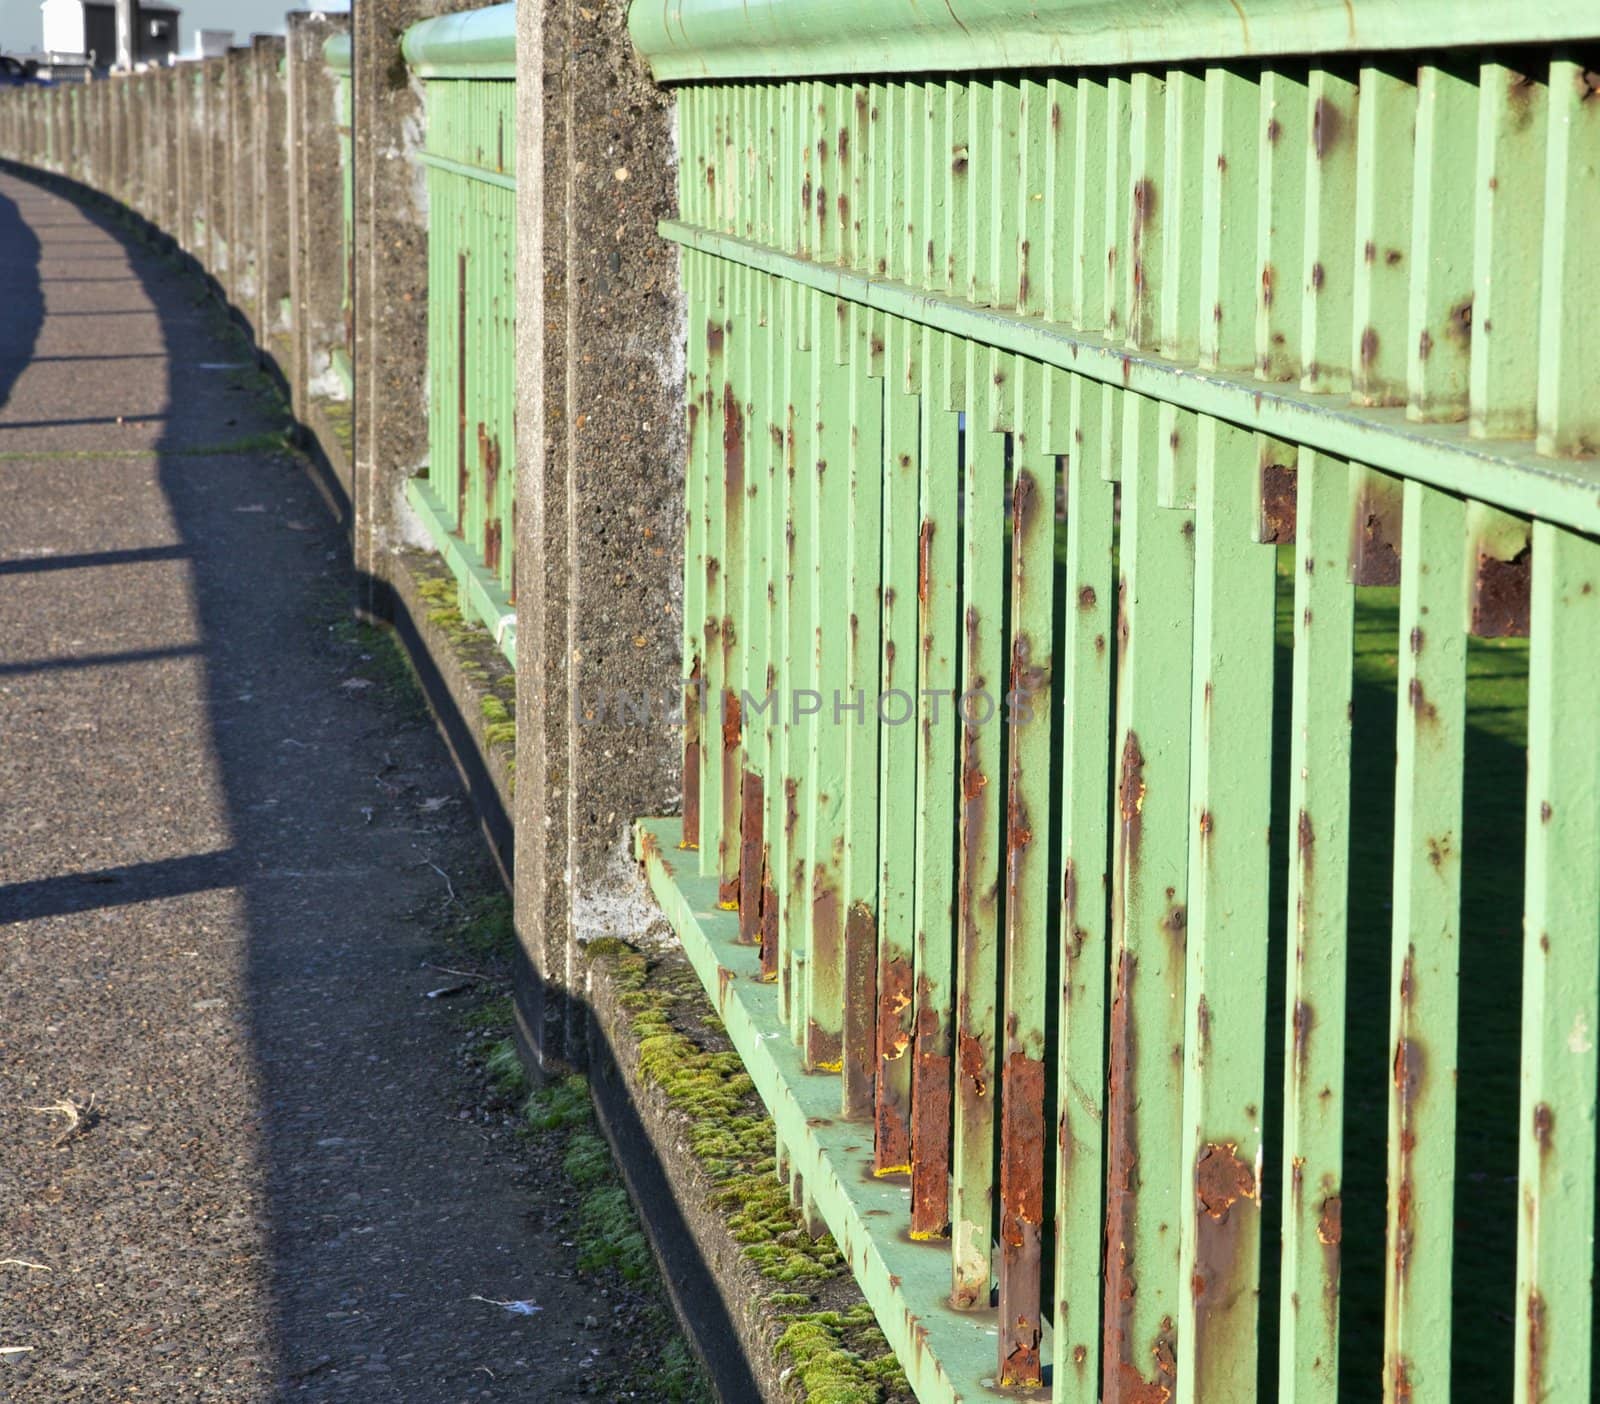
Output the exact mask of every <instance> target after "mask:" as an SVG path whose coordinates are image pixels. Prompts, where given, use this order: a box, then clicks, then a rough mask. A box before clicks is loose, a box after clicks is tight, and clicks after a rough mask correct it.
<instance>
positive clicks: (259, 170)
mask: <svg viewBox="0 0 1600 1404" xmlns="http://www.w3.org/2000/svg"><path fill="white" fill-rule="evenodd" d="M283 58H284V41H283V40H282V39H281V38H279V37H278V36H276V35H269V34H258V35H256V36H255V38H254V39H253V40H252V41H251V45H250V67H251V91H252V96H251V102H252V103H253V104H254V106H255V109H256V122H255V150H254V151H253V152H252V158H253V167H254V171H255V177H254V195H255V208H254V210H253V211H252V216H253V219H254V221H255V227H256V237H255V244H256V300H255V311H254V313H253V315H254V317H255V325H256V342H257V344H258V345H259V346H260V347H261V348H262V350H263V351H265V352H267V353H268V354H269V355H271V357H272V358H273V360H274V361H275V362H276V363H277V366H278V369H279V371H280V373H282V374H285V375H287V374H288V370H289V354H288V332H289V321H288V317H287V314H286V313H285V310H284V305H283V304H284V299H285V298H287V297H288V296H289V221H288V207H287V202H286V200H285V194H286V192H285V186H286V185H287V184H288V175H289V156H288V150H287V147H286V143H285V141H284V113H285V101H284V98H285V79H284V76H283V72H282V65H283Z"/></svg>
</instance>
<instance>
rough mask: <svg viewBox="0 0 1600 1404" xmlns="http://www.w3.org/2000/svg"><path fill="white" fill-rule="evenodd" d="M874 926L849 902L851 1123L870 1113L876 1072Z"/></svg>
mask: <svg viewBox="0 0 1600 1404" xmlns="http://www.w3.org/2000/svg"><path fill="white" fill-rule="evenodd" d="M877 991H878V923H877V922H876V921H875V920H874V919H873V915H872V909H871V908H870V907H869V906H867V904H866V903H865V902H852V903H851V904H850V910H849V911H848V912H847V913H846V915H845V923H844V1095H843V1104H842V1105H843V1111H844V1115H845V1116H846V1117H849V1118H851V1119H852V1120H861V1121H865V1120H867V1119H869V1118H870V1117H871V1116H872V1114H873V1108H874V1098H873V1087H874V1085H875V1083H876V1080H877V1079H876V1072H877V1042H878V1036H877V1035H878V1029H877V1012H878V1000H877Z"/></svg>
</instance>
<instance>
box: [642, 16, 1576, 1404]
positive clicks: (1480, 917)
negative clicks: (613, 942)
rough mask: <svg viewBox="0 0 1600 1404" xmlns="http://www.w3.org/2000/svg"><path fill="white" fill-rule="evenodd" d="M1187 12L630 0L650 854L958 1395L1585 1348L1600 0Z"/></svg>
mask: <svg viewBox="0 0 1600 1404" xmlns="http://www.w3.org/2000/svg"><path fill="white" fill-rule="evenodd" d="M1168 8H1169V9H1170V10H1171V13H1170V14H1169V13H1167V10H1165V9H1164V10H1163V15H1162V17H1161V21H1160V23H1156V22H1154V21H1153V20H1150V19H1148V18H1147V17H1145V16H1144V13H1143V12H1142V11H1137V10H1136V9H1135V8H1133V7H1129V6H1126V5H1116V4H1094V3H1090V4H1078V3H1074V4H1068V3H1065V2H1064V0H1062V3H1047V4H1043V5H1034V6H1023V5H1012V4H1006V3H1000V0H997V2H996V3H990V4H984V5H967V6H963V5H962V4H961V3H960V0H956V3H954V4H952V5H948V6H945V7H943V8H942V9H941V7H938V6H934V7H931V8H929V7H918V6H916V5H914V4H913V3H912V0H903V3H902V0H877V3H872V4H857V5H848V6H846V5H842V4H840V3H836V0H782V2H780V0H770V3H766V4H762V5H757V4H754V3H752V4H751V5H749V6H745V7H740V6H731V7H730V6H727V5H724V4H720V3H713V0H677V3H674V4H672V5H669V6H668V7H666V9H663V8H662V7H661V6H659V5H648V4H645V5H637V6H635V8H634V12H633V16H632V24H633V31H634V35H635V39H636V41H637V43H638V44H639V46H640V48H641V50H642V51H643V52H644V54H645V55H646V57H647V58H648V59H649V60H650V61H651V63H652V65H653V67H654V69H655V72H656V74H657V76H658V77H660V78H662V79H663V80H664V81H668V82H673V83H680V84H681V85H682V86H681V87H680V88H679V90H678V104H679V131H680V137H681V155H682V165H681V181H680V195H679V199H680V207H679V213H678V217H677V218H676V219H674V220H671V221H668V222H666V223H665V224H664V225H663V226H662V232H663V234H664V235H665V236H666V237H667V238H669V239H672V240H674V241H676V242H677V243H678V244H679V245H681V247H682V250H683V254H682V257H683V269H684V280H685V286H686V290H687V297H688V319H687V325H688V397H687V406H686V408H687V416H688V433H689V445H690V447H689V460H688V465H687V498H686V514H687V515H686V523H687V532H688V541H687V547H686V560H685V575H684V609H683V625H684V646H683V647H684V669H685V672H684V684H685V691H686V696H687V700H688V704H689V705H688V713H687V714H688V727H687V739H686V746H685V755H684V813H683V818H682V820H681V822H680V821H679V820H649V821H643V822H642V823H641V826H640V830H639V852H640V855H641V857H642V858H643V859H644V861H645V864H646V868H647V871H648V874H649V876H650V880H651V882H652V885H653V887H654V890H655V892H656V894H657V895H658V897H659V898H660V900H661V902H662V904H663V906H664V908H665V909H666V911H667V913H668V915H669V917H670V918H671V920H672V921H673V923H674V925H675V926H676V927H677V929H678V931H679V932H680V934H681V935H682V937H683V939H684V943H685V946H686V948H687V949H688V950H689V952H690V954H691V956H692V957H693V959H694V960H695V962H696V965H697V967H698V968H699V970H700V973H701V975H702V978H703V979H704V981H705V983H706V986H707V989H708V990H709V991H710V992H711V994H712V995H713V997H714V998H715V999H716V1000H717V1002H718V1004H719V1007H720V1009H721V1011H722V1013H723V1017H724V1020H725V1022H726V1024H727V1027H728V1030H729V1034H730V1036H731V1037H732V1039H733V1041H734V1043H735V1046H736V1047H737V1048H738V1049H739V1051H740V1053H741V1055H742V1056H743V1057H744V1059H745V1061H746V1063H747V1064H748V1066H749V1069H750V1072H751V1074H752V1076H753V1078H754V1079H755V1081H756V1083H757V1085H758V1087H759V1088H760V1090H761V1092H762V1095H763V1096H764V1098H765V1100H766V1102H767V1104H768V1106H769V1108H770V1109H771V1111H772V1113H773V1116H774V1119H775V1121H776V1122H777V1125H778V1134H779V1138H780V1146H779V1161H780V1165H781V1166H782V1167H784V1170H785V1173H787V1174H788V1175H790V1176H791V1178H792V1183H793V1185H794V1188H795V1193H796V1195H797V1197H798V1198H801V1199H803V1200H804V1201H805V1202H806V1203H807V1205H808V1206H809V1207H810V1208H812V1209H813V1211H814V1212H815V1213H817V1214H818V1215H819V1216H820V1219H821V1221H822V1222H825V1223H826V1225H827V1226H828V1227H829V1228H830V1229H831V1230H832V1231H833V1233H834V1235H835V1236H836V1237H837V1238H838V1240H839V1241H840V1244H841V1246H842V1248H843V1250H844V1251H845V1253H846V1255H847V1257H848V1259H849V1261H850V1262H851V1264H852V1265H853V1267H854V1269H855V1271H856V1273H857V1276H858V1277H859V1279H860V1281H861V1284H862V1286H863V1288H864V1289H865V1291H866V1293H867V1295H868V1297H869V1299H870V1300H871V1301H872V1303H873V1305H874V1307H875V1308H876V1310H877V1313H878V1316H879V1320H880V1322H881V1324H882V1326H883V1328H884V1330H885V1331H886V1332H887V1333H888V1335H889V1337H890V1339H891V1340H892V1341H893V1343H894V1344H895V1346H896V1349H897V1351H898V1353H899V1355H900V1357H901V1360H902V1361H903V1363H904V1364H905V1367H906V1370H907V1372H908V1374H909V1376H910V1378H911V1380H912V1382H913V1384H914V1386H915V1388H916V1389H917V1391H918V1393H919V1395H920V1396H921V1397H923V1398H925V1399H953V1398H973V1397H977V1396H980V1395H982V1394H983V1393H985V1392H986V1391H990V1390H995V1389H1001V1390H1003V1389H1009V1388H1016V1389H1029V1388H1037V1387H1039V1386H1041V1385H1048V1386H1049V1387H1050V1388H1051V1391H1052V1393H1053V1396H1054V1397H1056V1398H1059V1399H1074V1400H1084V1401H1090V1400H1097V1399H1102V1398H1103V1399H1105V1400H1117V1401H1123V1404H1134V1401H1138V1404H1147V1402H1148V1401H1158V1400H1163V1399H1168V1398H1177V1399H1181V1400H1204V1401H1230V1404H1231V1401H1234V1400H1243V1399H1251V1398H1257V1397H1260V1398H1279V1399H1284V1400H1295V1401H1308V1400H1333V1399H1335V1398H1339V1397H1345V1396H1347V1395H1349V1396H1356V1395H1359V1396H1362V1397H1365V1396H1366V1395H1368V1394H1369V1393H1375V1392H1376V1391H1377V1389H1378V1386H1379V1381H1380V1380H1381V1388H1382V1391H1383V1394H1384V1396H1385V1398H1387V1399H1390V1400H1395V1401H1399V1400H1408V1401H1414V1404H1421V1401H1424V1400H1444V1399H1448V1398H1452V1397H1453V1398H1456V1399H1461V1398H1467V1397H1473V1398H1478V1397H1491V1396H1493V1397H1503V1396H1505V1395H1511V1396H1513V1397H1515V1398H1516V1399H1518V1400H1528V1401H1532V1400H1543V1399H1548V1400H1568V1399H1572V1400H1577V1399H1587V1398H1589V1397H1590V1389H1591V1329H1592V1327H1591V1313H1592V1293H1591V1279H1592V1275H1593V1216H1594V1183H1595V1087H1596V1083H1595V1078H1596V1062H1595V1040H1596V1036H1597V1035H1596V1030H1597V1020H1600V1011H1597V1009H1596V1003H1597V994H1596V986H1597V969H1600V966H1597V960H1600V954H1597V953H1600V860H1597V858H1596V854H1597V852H1600V707H1597V704H1596V702H1595V689H1596V684H1597V675H1600V662H1597V657H1596V652H1595V643H1594V640H1595V638H1596V637H1597V633H1596V630H1597V629H1600V541H1597V540H1596V533H1597V532H1600V468H1597V462H1596V458H1595V454H1596V451H1597V450H1600V393H1597V392H1600V342H1597V341H1596V339H1595V337H1594V336H1593V334H1592V329H1590V328H1589V326H1588V319H1589V316H1590V310H1591V309H1592V308H1593V306H1594V305H1595V299H1596V297H1597V295H1600V262H1597V261H1596V260H1595V259H1593V258H1592V257H1591V256H1589V254H1588V253H1587V252H1586V249H1587V247H1588V244H1589V242H1590V241H1591V239H1592V231H1593V230H1594V229H1595V228H1597V227H1600V72H1597V70H1600V60H1597V57H1596V51H1595V50H1594V49H1593V48H1592V47H1590V48H1582V47H1573V46H1572V45H1574V44H1576V43H1578V41H1584V40H1592V39H1593V38H1594V36H1595V35H1596V34H1597V32H1600V24H1597V22H1596V18H1595V15H1594V13H1593V12H1592V11H1586V10H1583V9H1580V8H1579V7H1576V6H1573V5H1568V4H1557V5H1554V6H1542V7H1513V8H1502V7H1499V6H1490V5H1483V4H1476V3H1473V4H1455V5H1443V4H1420V5H1418V4H1411V5H1406V4H1400V3H1387V2H1386V0H1367V2H1366V3H1361V2H1360V0H1357V3H1355V4H1344V5H1329V6H1322V5H1312V6H1309V7H1308V6H1305V5H1301V4H1290V3H1287V2H1285V3H1275V0H1260V3H1253V4H1247V5H1246V6H1243V7H1241V6H1239V5H1236V4H1230V3H1220V2H1219V3H1213V0H1188V3H1184V4H1181V5H1178V6H1175V7H1168ZM1246 11H1248V14H1246ZM1511 41H1517V42H1518V43H1519V45H1520V47H1517V48H1515V49H1500V48H1496V47H1493V46H1496V45H1501V44H1505V43H1508V42H1511ZM1441 43H1448V44H1450V45H1453V46H1458V47H1453V48H1450V49H1448V50H1446V49H1441V48H1438V47H1436V46H1438V45H1439V44H1441ZM1418 46H1424V47H1425V52H1423V53H1421V54H1420V55H1419V54H1417V53H1416V52H1414V50H1415V49H1416V48H1417V47H1418ZM1400 50H1413V52H1410V53H1401V52H1397V51H1400ZM1308 52H1309V53H1314V54H1316V55H1317V56H1316V57H1314V58H1309V59H1307V58H1297V57H1292V55H1295V54H1305V53H1308ZM1285 55H1287V56H1285ZM1523 636H1526V640H1527V641H1526V642H1524V641H1523ZM1524 748H1525V750H1526V757H1527V768H1526V770H1524V768H1523V760H1522V757H1523V753H1524ZM1519 835H1520V837H1519ZM1519 930H1520V932H1521V938H1520V940H1519V936H1518V933H1519ZM1519 1069H1520V1083H1519V1080H1518V1077H1519V1074H1518V1070H1519ZM1513 1164H1515V1165H1516V1170H1515V1173H1514V1174H1513V1170H1512V1166H1513Z"/></svg>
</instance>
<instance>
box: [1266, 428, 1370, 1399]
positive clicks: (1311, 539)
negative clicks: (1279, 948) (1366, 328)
mask: <svg viewBox="0 0 1600 1404" xmlns="http://www.w3.org/2000/svg"><path fill="white" fill-rule="evenodd" d="M1349 471H1350V470H1349V466H1348V465H1347V464H1345V463H1343V462H1341V461H1339V460H1338V459H1330V458H1328V457H1327V456H1325V455H1323V454H1318V453H1314V452H1312V451H1311V450H1310V449H1301V450H1300V454H1299V461H1298V464H1297V466H1296V470H1295V477H1296V513H1295V573H1294V664H1293V668H1294V673H1293V681H1292V684H1291V686H1292V701H1291V704H1290V705H1291V712H1290V721H1289V810H1288V818H1289V824H1290V826H1291V828H1290V841H1291V843H1292V844H1293V852H1292V856H1291V858H1290V861H1289V893H1288V899H1289V917H1288V926H1289V944H1288V949H1287V952H1286V956H1285V967H1286V977H1285V981H1284V1004H1285V1007H1286V1011H1287V1017H1286V1018H1285V1020H1284V1042H1285V1048H1284V1091H1283V1107H1284V1111H1283V1125H1284V1134H1283V1178H1282V1181H1281V1184H1282V1190H1281V1193H1282V1195H1283V1205H1284V1209H1283V1277H1282V1283H1281V1289H1280V1298H1279V1307H1278V1322H1279V1335H1278V1339H1279V1344H1278V1394H1279V1398H1280V1399H1281V1400H1283V1401H1284V1404H1332V1401H1334V1400H1336V1399H1337V1398H1338V1392H1339V1316H1340V1300H1339V1281H1340V1278H1339V1266H1340V1242H1341V1240H1342V1237H1343V1232H1344V1227H1343V1224H1344V1211H1343V1198H1342V1194H1343V1189H1342V1186H1343V1182H1344V1107H1345V1097H1344V1045H1345V1037H1344V1027H1345V990H1346V984H1347V980H1346V975H1345V961H1346V959H1347V957H1348V952H1349V942H1348V930H1347V920H1348V916H1349V901H1348V897H1347V893H1346V888H1347V880H1348V872H1349V864H1350V703H1351V648H1352V644H1353V640H1354V630H1355V592H1354V591H1353V590H1352V589H1351V586H1350V583H1349V560H1350V537H1349V512H1348V504H1347V498H1348V492H1349V489H1348V486H1347V483H1346V479H1347V477H1348V475H1349Z"/></svg>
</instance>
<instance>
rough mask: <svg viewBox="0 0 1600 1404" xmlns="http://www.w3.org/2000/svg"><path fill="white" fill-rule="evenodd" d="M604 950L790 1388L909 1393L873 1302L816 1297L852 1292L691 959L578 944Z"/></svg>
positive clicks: (872, 1399)
mask: <svg viewBox="0 0 1600 1404" xmlns="http://www.w3.org/2000/svg"><path fill="white" fill-rule="evenodd" d="M584 949H585V951H586V953H587V955H588V958H589V959H590V960H591V961H600V962H604V964H605V966H606V968H607V971H608V974H609V976H610V981H611V984H612V986H613V988H615V989H616V990H617V991H618V992H619V993H618V995H617V1003H618V1004H619V1005H620V1006H621V1008H622V1009H623V1010H624V1011H625V1012H626V1013H627V1016H628V1022H629V1029H630V1032H631V1033H632V1035H633V1037H634V1039H635V1040H636V1041H637V1046H638V1068H639V1073H640V1076H641V1077H642V1078H643V1080H644V1081H645V1082H646V1083H648V1084H650V1085H652V1086H655V1087H658V1088H660V1089H661V1091H662V1093H663V1094H664V1096H665V1098H666V1100H667V1102H668V1104H669V1105H670V1106H671V1107H672V1108H673V1109H674V1110H676V1111H679V1112H682V1113H683V1115H684V1118H685V1124H684V1129H685V1134H686V1135H687V1137H688V1141H689V1146H690V1148H691V1150H692V1151H693V1153H694V1155H695V1157H696V1159H697V1160H698V1161H699V1162H700V1164H701V1166H702V1168H703V1169H704V1171H705V1173H706V1175H707V1177H708V1178H709V1179H710V1181H711V1183H712V1186H713V1188H712V1192H711V1203H712V1204H713V1205H714V1206H715V1207H716V1208H718V1209H720V1210H721V1211H722V1212H723V1213H724V1214H725V1215H726V1216H727V1222H728V1227H729V1231H730V1233H731V1234H732V1237H733V1238H734V1240H735V1241H736V1242H737V1243H738V1244H739V1245H740V1247H741V1249H742V1251H743V1253H744V1256H745V1258H746V1260H747V1261H748V1262H749V1263H750V1265H751V1266H752V1267H753V1268H754V1269H755V1270H756V1271H757V1272H758V1273H759V1274H760V1276H761V1277H762V1278H763V1279H764V1280H765V1281H766V1282H767V1283H769V1284H770V1290H769V1291H767V1292H765V1293H763V1294H762V1296H761V1297H760V1299H759V1302H758V1310H759V1311H760V1312H761V1314H762V1315H763V1316H764V1317H765V1318H766V1319H767V1320H769V1321H772V1322H774V1323H775V1324H776V1326H777V1328H778V1339H777V1342H776V1345H775V1347H774V1349H775V1351H776V1356H777V1359H778V1360H779V1361H780V1362H781V1363H783V1364H784V1365H785V1366H786V1374H785V1378H786V1379H787V1380H788V1381H789V1382H790V1384H791V1386H792V1387H793V1390H794V1393H795V1395H796V1397H797V1398H800V1399H805V1400H808V1401H811V1404H879V1402H880V1401H891V1400H892V1401H899V1400H909V1399H910V1398H911V1391H910V1387H909V1386H908V1384H907V1382H906V1378H905V1375H904V1373H903V1372H902V1370H901V1369H900V1366H899V1364H898V1362H897V1361H896V1360H895V1358H894V1354H893V1352H892V1351H890V1349H889V1346H888V1342H887V1341H886V1340H885V1338H884V1336H883V1334H882V1332H881V1331H879V1330H878V1328H877V1326H876V1324H875V1323H874V1321H873V1317H872V1312H871V1309H870V1308H869V1307H868V1306H867V1305H866V1304H865V1303H863V1302H859V1301H858V1302H856V1304H854V1305H852V1306H850V1307H849V1308H848V1309H847V1310H843V1311H840V1310H835V1309H831V1308H830V1307H828V1306H826V1305H819V1302H822V1301H824V1300H825V1299H838V1298H841V1297H846V1296H848V1297H854V1295H855V1289H854V1284H853V1282H852V1281H851V1279H850V1273H849V1268H848V1265H847V1264H846V1263H845V1261H844V1259H843V1257H842V1255H841V1254H840V1252H839V1250H838V1246H837V1245H836V1244H835V1243H834V1241H833V1238H832V1237H831V1236H829V1235H824V1236H823V1237H821V1238H818V1239H813V1238H812V1237H811V1235H810V1234H809V1233H808V1232H807V1231H806V1227H805V1225H804V1223H803V1222H802V1220H801V1218H800V1215H799V1214H798V1213H797V1212H796V1210H795V1208H794V1205H793V1204H792V1203H791V1201H790V1197H789V1191H788V1189H787V1188H786V1187H785V1186H784V1185H783V1184H782V1183H781V1182H780V1181H779V1180H778V1177H777V1174H776V1165H775V1161H774V1145H775V1131H774V1127H773V1124H772V1121H771V1118H769V1117H768V1116H767V1115H766V1113H765V1111H764V1110H763V1108H762V1106H761V1103H760V1100H759V1098H758V1097H757V1095H756V1092H755V1086H754V1084H753V1083H752V1082H751V1080H750V1076H749V1074H748V1073H747V1072H746V1071H745V1069H744V1065H743V1063H742V1062H741V1061H740V1059H739V1055H738V1054H737V1053H735V1052H733V1051H732V1050H731V1049H729V1048H728V1047H727V1046H726V1041H725V1035H724V1030H723V1027H722V1024H721V1022H720V1021H719V1020H718V1019H717V1018H716V1017H715V1016H714V1015H713V1014H711V1012H710V1011H709V1010H708V1009H707V1008H706V1007H705V993H704V991H703V990H702V989H701V987H700V984H699V981H698V980H697V979H696V977H695V975H694V972H693V971H692V970H689V969H688V968H687V967H682V966H676V967H675V966H671V965H666V964H658V965H655V966H652V964H651V961H650V959H649V958H648V957H647V956H645V955H644V954H642V953H641V952H639V951H637V950H635V949H633V948H632V947H630V946H628V945H627V944H626V943H624V942H622V941H617V940H613V939H609V938H607V939H603V940H598V941H592V942H590V943H589V944H588V945H587V946H586V947H585V948H584Z"/></svg>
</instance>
